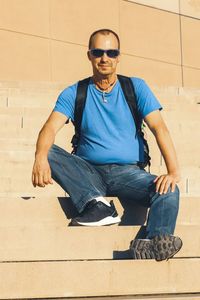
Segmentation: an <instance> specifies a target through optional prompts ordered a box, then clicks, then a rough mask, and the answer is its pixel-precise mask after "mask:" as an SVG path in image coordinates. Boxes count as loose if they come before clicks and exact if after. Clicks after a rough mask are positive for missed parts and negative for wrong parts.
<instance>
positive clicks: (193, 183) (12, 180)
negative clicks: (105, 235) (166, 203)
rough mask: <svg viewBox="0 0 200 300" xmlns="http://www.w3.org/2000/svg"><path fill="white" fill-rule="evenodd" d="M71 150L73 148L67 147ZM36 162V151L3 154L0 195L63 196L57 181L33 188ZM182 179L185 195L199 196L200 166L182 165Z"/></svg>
mask: <svg viewBox="0 0 200 300" xmlns="http://www.w3.org/2000/svg"><path fill="white" fill-rule="evenodd" d="M67 150H68V151H71V149H67ZM29 154H30V153H29ZM33 162H34V153H32V154H31V157H27V156H26V154H25V155H24V157H23V152H19V154H18V157H16V153H15V152H14V153H13V157H12V155H11V153H10V161H9V159H7V158H5V156H3V155H2V156H1V154H0V164H1V168H2V170H3V173H2V174H1V175H0V180H1V185H0V196H6V195H11V194H12V195H19V196H36V195H43V196H45V195H48V193H49V192H52V195H54V196H63V195H64V194H63V192H62V193H60V191H61V189H60V188H59V187H58V185H57V183H54V184H53V185H51V186H48V187H45V188H44V189H41V188H33V186H32V183H31V176H32V175H31V174H32V168H33ZM151 173H152V174H155V175H161V174H166V168H165V166H164V165H157V166H156V165H155V164H154V165H152V166H151ZM181 176H182V177H181V181H180V182H179V184H178V186H179V188H180V191H181V193H182V195H183V196H190V197H191V196H198V195H200V185H199V182H200V168H199V167H198V166H197V167H193V166H191V167H190V166H185V167H183V166H181Z"/></svg>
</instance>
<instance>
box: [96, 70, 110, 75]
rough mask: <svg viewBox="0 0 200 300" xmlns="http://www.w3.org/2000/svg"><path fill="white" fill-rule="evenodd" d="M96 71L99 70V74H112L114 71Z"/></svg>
mask: <svg viewBox="0 0 200 300" xmlns="http://www.w3.org/2000/svg"><path fill="white" fill-rule="evenodd" d="M98 72H99V74H101V75H111V74H113V73H114V71H113V70H108V69H107V70H102V69H101V70H98Z"/></svg>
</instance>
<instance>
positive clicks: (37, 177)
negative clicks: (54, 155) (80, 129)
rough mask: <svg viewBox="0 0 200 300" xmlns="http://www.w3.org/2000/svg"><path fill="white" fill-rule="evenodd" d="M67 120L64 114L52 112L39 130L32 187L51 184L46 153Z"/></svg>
mask: <svg viewBox="0 0 200 300" xmlns="http://www.w3.org/2000/svg"><path fill="white" fill-rule="evenodd" d="M67 119H68V118H67V116H65V115H64V114H62V113H59V112H56V111H53V112H52V113H51V115H50V116H49V118H48V120H47V121H46V123H45V124H44V126H43V127H42V129H41V130H40V133H39V135H38V139H37V143H36V152H35V162H34V165H33V171H32V183H33V186H34V187H36V186H40V187H45V185H47V184H49V183H50V184H52V183H53V181H52V178H51V169H50V166H49V163H48V158H47V157H48V152H49V149H50V148H51V146H52V145H53V143H54V140H55V136H56V134H57V132H58V131H59V130H60V129H61V128H62V127H63V126H64V124H65V123H66V121H67Z"/></svg>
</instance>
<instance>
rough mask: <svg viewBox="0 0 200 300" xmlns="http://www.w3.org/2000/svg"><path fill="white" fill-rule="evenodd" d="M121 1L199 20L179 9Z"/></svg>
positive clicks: (127, 0) (129, 0) (128, 0)
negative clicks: (173, 9) (172, 9)
mask: <svg viewBox="0 0 200 300" xmlns="http://www.w3.org/2000/svg"><path fill="white" fill-rule="evenodd" d="M122 1H124V2H129V3H132V4H136V5H140V6H145V7H148V8H152V9H156V10H161V11H164V12H167V13H170V14H174V15H181V16H183V17H187V18H191V19H195V20H199V21H200V18H197V17H193V16H190V15H186V14H181V12H180V10H179V12H175V11H170V10H167V9H163V8H159V7H155V6H151V5H147V4H142V3H138V2H134V1H131V0H122Z"/></svg>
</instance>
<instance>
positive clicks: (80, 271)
mask: <svg viewBox="0 0 200 300" xmlns="http://www.w3.org/2000/svg"><path fill="white" fill-rule="evenodd" d="M199 270H200V259H198V258H191V259H171V260H169V261H168V262H166V261H164V262H160V263H158V262H155V261H152V260H145V261H133V260H126V261H124V260H123V261H122V260H116V261H115V260H114V261H112V260H111V261H110V260H105V261H104V260H103V261H102V260H100V261H62V262H60V261H52V262H46V261H45V262H18V263H14V262H13V263H0V281H1V284H2V288H1V298H3V299H15V298H21V299H22V298H26V299H27V298H28V299H31V298H37V299H38V298H51V297H83V296H85V297H86V296H87V297H90V296H93V297H94V296H115V295H121V296H123V295H124V296H126V295H141V294H143V295H145V294H147V295H149V294H164V295H166V294H170V293H172V294H174V293H176V294H178V293H199V286H200V277H199ZM152 274H154V276H152ZM191 274H192V277H191ZM155 279H156V280H155ZM77 280H78V282H77ZM33 283H34V284H33ZM77 283H78V284H77Z"/></svg>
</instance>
